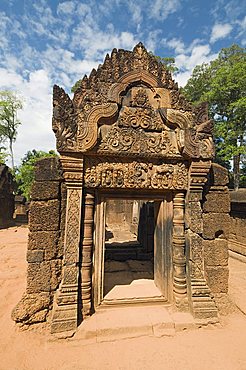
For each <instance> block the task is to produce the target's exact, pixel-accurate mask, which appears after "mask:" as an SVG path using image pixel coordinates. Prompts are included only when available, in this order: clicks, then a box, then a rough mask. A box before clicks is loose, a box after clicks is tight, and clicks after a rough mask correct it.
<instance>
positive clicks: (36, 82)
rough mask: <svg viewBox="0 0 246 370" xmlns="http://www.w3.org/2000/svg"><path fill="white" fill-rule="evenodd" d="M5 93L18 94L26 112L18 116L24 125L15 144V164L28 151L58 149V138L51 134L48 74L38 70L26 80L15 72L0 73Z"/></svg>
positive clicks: (5, 71) (50, 91)
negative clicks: (6, 91) (6, 90)
mask: <svg viewBox="0 0 246 370" xmlns="http://www.w3.org/2000/svg"><path fill="white" fill-rule="evenodd" d="M0 81H1V88H2V89H4V88H5V89H11V90H15V91H17V92H18V93H19V95H20V96H21V97H22V98H23V100H24V107H23V110H20V111H19V112H18V116H19V119H20V120H21V122H22V124H21V125H20V126H19V128H18V135H17V140H16V142H15V143H14V154H15V162H16V164H17V165H18V164H20V160H21V158H22V157H23V156H24V155H25V153H26V152H27V151H28V150H32V149H37V150H45V151H48V150H50V149H55V136H54V133H53V132H52V127H51V117H52V82H51V80H50V78H49V76H48V74H47V72H46V71H45V70H37V71H35V72H32V73H30V74H29V76H28V79H24V78H23V77H22V76H21V75H20V74H18V73H16V72H13V71H12V72H11V71H8V70H7V69H5V68H1V69H0Z"/></svg>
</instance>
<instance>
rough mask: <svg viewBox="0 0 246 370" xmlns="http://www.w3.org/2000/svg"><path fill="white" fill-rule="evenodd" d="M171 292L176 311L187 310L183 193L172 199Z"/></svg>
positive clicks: (176, 194) (175, 195)
mask: <svg viewBox="0 0 246 370" xmlns="http://www.w3.org/2000/svg"><path fill="white" fill-rule="evenodd" d="M173 268H174V274H173V290H174V298H175V303H176V306H177V308H178V309H180V310H187V308H188V301H187V283H186V254H185V236H184V193H183V192H179V193H175V194H174V198H173Z"/></svg>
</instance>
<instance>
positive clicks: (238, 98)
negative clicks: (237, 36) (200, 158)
mask: <svg viewBox="0 0 246 370" xmlns="http://www.w3.org/2000/svg"><path fill="white" fill-rule="evenodd" d="M182 92H183V94H184V95H185V97H186V98H187V99H189V100H190V101H192V102H193V103H195V104H199V103H201V102H204V101H207V102H208V103H209V112H210V115H211V117H212V118H213V119H214V121H215V138H216V142H217V146H216V147H217V159H218V161H220V162H221V161H224V162H227V163H228V161H229V160H233V177H234V188H235V189H238V187H239V179H240V168H241V166H242V156H243V155H244V154H246V141H245V140H246V49H245V48H241V47H239V46H238V45H232V46H231V47H229V48H224V49H222V50H221V52H220V53H219V55H218V58H217V59H215V60H214V61H212V62H211V63H209V64H202V65H199V66H196V67H195V69H194V71H193V73H192V76H191V78H190V79H189V80H188V82H187V85H186V86H185V87H184V88H183V90H182Z"/></svg>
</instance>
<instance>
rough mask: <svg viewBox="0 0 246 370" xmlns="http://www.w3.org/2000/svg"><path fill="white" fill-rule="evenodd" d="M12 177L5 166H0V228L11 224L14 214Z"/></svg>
mask: <svg viewBox="0 0 246 370" xmlns="http://www.w3.org/2000/svg"><path fill="white" fill-rule="evenodd" d="M13 188H14V184H13V177H12V175H11V173H10V171H9V168H8V166H6V165H5V164H1V165H0V205H1V206H0V227H7V226H9V225H10V224H11V222H12V218H13V213H14V194H13Z"/></svg>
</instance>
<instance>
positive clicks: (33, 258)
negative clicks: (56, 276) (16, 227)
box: [26, 250, 44, 263]
mask: <svg viewBox="0 0 246 370" xmlns="http://www.w3.org/2000/svg"><path fill="white" fill-rule="evenodd" d="M26 260H27V262H28V263H35V262H43V260H44V251H43V250H33V251H27V255H26Z"/></svg>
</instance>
